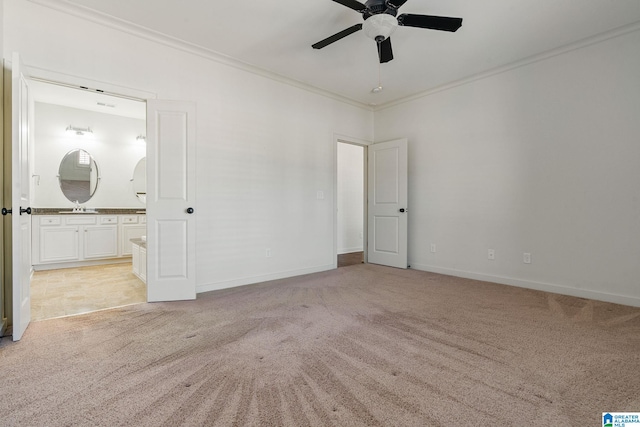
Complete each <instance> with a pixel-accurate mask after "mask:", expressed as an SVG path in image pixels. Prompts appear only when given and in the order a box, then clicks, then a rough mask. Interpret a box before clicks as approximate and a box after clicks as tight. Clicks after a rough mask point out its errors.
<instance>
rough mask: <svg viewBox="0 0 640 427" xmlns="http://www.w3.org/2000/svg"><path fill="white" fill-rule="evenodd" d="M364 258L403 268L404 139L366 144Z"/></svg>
mask: <svg viewBox="0 0 640 427" xmlns="http://www.w3.org/2000/svg"><path fill="white" fill-rule="evenodd" d="M368 174H369V175H368V188H369V203H368V229H369V232H368V237H369V239H368V247H369V250H368V253H367V262H370V263H372V264H381V265H388V266H390V267H398V268H407V140H406V139H398V140H395V141H388V142H382V143H379V144H373V145H370V146H369V164H368Z"/></svg>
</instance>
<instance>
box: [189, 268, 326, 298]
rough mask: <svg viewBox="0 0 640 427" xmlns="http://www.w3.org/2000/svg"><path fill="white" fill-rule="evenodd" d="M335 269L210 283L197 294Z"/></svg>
mask: <svg viewBox="0 0 640 427" xmlns="http://www.w3.org/2000/svg"><path fill="white" fill-rule="evenodd" d="M335 268H336V265H335V264H326V265H319V266H317V267H309V268H303V269H299V270H288V271H279V272H277V273H271V274H265V275H261V276H251V277H242V278H239V279H233V280H225V281H222V282H215V283H209V284H206V285H198V286H196V293H198V294H199V293H201V292H209V291H217V290H220V289H227V288H234V287H236V286H244V285H252V284H254V283H260V282H268V281H269V280H278V279H286V278H287V277H293V276H302V275H304V274H311V273H319V272H321V271H327V270H333V269H335Z"/></svg>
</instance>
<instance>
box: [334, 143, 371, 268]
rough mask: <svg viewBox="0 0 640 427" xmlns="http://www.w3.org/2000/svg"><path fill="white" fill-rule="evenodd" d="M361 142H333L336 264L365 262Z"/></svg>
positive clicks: (364, 152)
mask: <svg viewBox="0 0 640 427" xmlns="http://www.w3.org/2000/svg"><path fill="white" fill-rule="evenodd" d="M365 155H366V149H365V146H363V145H360V144H356V143H353V142H350V141H345V140H340V139H339V140H338V142H337V190H336V205H337V238H336V242H337V257H338V259H337V266H338V267H346V266H349V265H354V264H361V263H363V262H365V245H364V242H365V240H366V239H365V236H366V232H365V230H366V226H365V224H366V221H365V200H366V199H365V182H366V179H365V170H366V168H365Z"/></svg>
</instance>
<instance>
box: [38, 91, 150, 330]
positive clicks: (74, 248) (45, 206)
mask: <svg viewBox="0 0 640 427" xmlns="http://www.w3.org/2000/svg"><path fill="white" fill-rule="evenodd" d="M29 88H30V94H31V99H32V101H31V103H30V106H29V108H30V112H31V114H30V116H31V117H32V120H31V124H30V135H31V137H30V138H29V140H30V142H29V144H30V146H31V147H30V148H31V149H30V150H29V152H30V158H29V165H30V169H31V171H30V172H31V173H30V175H31V178H32V179H31V181H30V183H29V185H30V187H31V192H30V193H31V207H32V208H33V209H32V215H31V223H32V224H31V225H32V247H31V258H32V265H33V276H32V280H31V319H32V320H44V319H48V318H54V317H60V316H66V315H74V314H80V313H86V312H90V311H95V310H101V309H106V308H113V307H118V306H122V305H128V304H134V303H141V302H146V300H147V289H146V284H145V283H144V281H143V280H141V279H140V277H139V276H137V275H135V274H134V273H133V271H134V268H133V266H132V252H133V251H134V250H135V245H133V246H132V239H138V240H141V241H143V242H144V238H145V236H146V234H147V233H146V206H145V196H146V170H142V168H144V167H145V159H146V142H145V139H146V138H145V134H146V103H145V102H143V101H140V100H133V99H127V98H120V97H117V96H111V95H107V94H105V93H100V92H99V91H93V90H83V89H80V88H75V87H69V86H68V85H58V84H55V83H54V82H45V81H41V80H38V79H33V80H29ZM85 175H86V177H85ZM138 240H135V241H136V242H138V243H141V242H140V241H138ZM142 244H143V245H144V243H142Z"/></svg>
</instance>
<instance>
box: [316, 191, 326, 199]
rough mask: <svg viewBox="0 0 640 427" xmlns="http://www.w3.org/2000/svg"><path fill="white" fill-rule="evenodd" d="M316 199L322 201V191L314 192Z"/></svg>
mask: <svg viewBox="0 0 640 427" xmlns="http://www.w3.org/2000/svg"><path fill="white" fill-rule="evenodd" d="M316 199H318V200H324V191H322V190H318V191H316Z"/></svg>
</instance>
